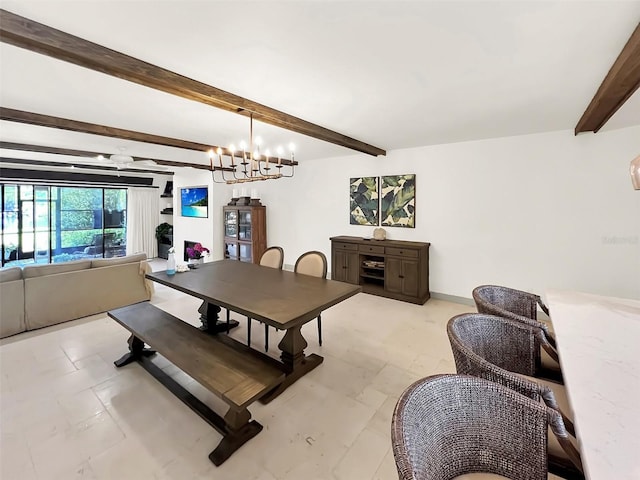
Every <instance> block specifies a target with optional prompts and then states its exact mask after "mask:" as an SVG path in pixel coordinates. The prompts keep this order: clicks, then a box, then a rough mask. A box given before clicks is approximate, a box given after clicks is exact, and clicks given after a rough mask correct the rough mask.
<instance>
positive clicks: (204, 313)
mask: <svg viewBox="0 0 640 480" xmlns="http://www.w3.org/2000/svg"><path fill="white" fill-rule="evenodd" d="M220 310H222V309H221V308H220V306H219V305H215V304H213V303H209V302H206V301H205V302H202V305H200V308H198V313H199V314H200V321H201V322H202V326H201V327H200V330H202V331H203V332H207V333H210V334H212V335H217V334H218V333H228V331H229V330H231V329H232V328H236V327H237V326H238V325H240V322H238V321H237V320H229V324H228V325H227V324H226V323H225V322H221V321H220V320H219V315H218V314H219V313H220ZM228 318H229V311H228V310H227V319H228Z"/></svg>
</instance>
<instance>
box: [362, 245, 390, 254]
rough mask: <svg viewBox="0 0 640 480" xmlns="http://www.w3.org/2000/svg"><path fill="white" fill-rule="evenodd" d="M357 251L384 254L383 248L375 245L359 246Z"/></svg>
mask: <svg viewBox="0 0 640 480" xmlns="http://www.w3.org/2000/svg"><path fill="white" fill-rule="evenodd" d="M358 250H359V251H360V252H365V253H384V247H379V246H377V245H359V248H358Z"/></svg>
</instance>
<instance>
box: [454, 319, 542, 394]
mask: <svg viewBox="0 0 640 480" xmlns="http://www.w3.org/2000/svg"><path fill="white" fill-rule="evenodd" d="M447 335H448V336H449V343H450V344H451V350H452V351H453V357H454V360H455V363H456V371H457V373H459V374H467V375H473V376H476V377H481V378H484V379H487V380H491V381H493V382H496V383H500V384H502V385H505V386H507V387H509V388H514V389H516V390H517V391H518V392H520V393H522V394H523V395H526V396H528V397H530V398H532V399H534V400H539V399H540V395H541V387H540V386H539V385H538V384H536V383H535V382H532V381H529V380H526V379H525V378H522V377H521V376H520V375H527V376H533V375H534V373H535V371H536V369H537V366H538V362H539V356H540V341H541V339H542V331H541V330H540V329H539V328H537V327H532V326H529V325H526V324H523V323H521V322H517V321H514V320H509V319H507V318H502V317H497V316H494V315H485V314H482V313H464V314H462V315H456V316H455V317H453V318H452V319H451V320H449V323H448V324H447ZM516 373H517V374H520V375H516Z"/></svg>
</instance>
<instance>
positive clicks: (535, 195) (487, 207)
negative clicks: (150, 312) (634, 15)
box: [174, 126, 640, 298]
mask: <svg viewBox="0 0 640 480" xmlns="http://www.w3.org/2000/svg"><path fill="white" fill-rule="evenodd" d="M639 151H640V126H638V127H631V128H626V129H621V130H616V131H610V132H600V133H598V134H596V135H593V134H586V135H580V136H578V137H575V136H574V135H573V133H572V132H571V131H561V132H552V133H544V134H536V135H526V136H518V137H508V138H499V139H490V140H483V141H476V142H466V143H458V144H447V145H438V146H430V147H420V148H414V149H406V150H396V151H391V152H388V154H387V156H386V157H380V158H374V157H370V156H366V155H351V156H346V157H339V158H330V159H324V160H314V161H307V162H305V161H304V160H302V161H301V166H300V167H299V168H298V169H297V171H296V176H295V177H294V178H293V179H282V180H278V181H268V182H258V183H256V184H254V187H255V188H258V190H259V192H260V196H261V197H262V203H263V204H265V205H267V225H268V232H267V238H268V244H269V245H280V246H282V247H283V248H284V250H285V263H286V264H289V265H291V264H293V263H294V262H295V259H296V258H297V257H298V256H299V255H300V254H301V253H303V252H305V251H307V250H321V251H323V252H324V253H325V254H326V255H327V258H330V242H329V237H331V236H335V235H355V236H365V237H367V236H371V235H372V232H373V228H374V227H363V226H354V225H349V178H350V177H360V176H379V175H396V174H405V173H415V174H416V192H417V193H416V228H415V229H405V228H391V227H387V228H386V230H387V237H388V238H391V239H402V240H414V241H425V242H430V243H431V249H430V255H431V275H430V283H431V291H432V292H438V293H443V294H448V295H456V296H461V297H466V298H469V297H470V296H471V290H472V289H473V288H474V287H475V286H477V285H480V284H484V283H496V284H502V285H509V286H513V287H515V288H521V289H524V290H528V291H534V292H538V293H544V290H545V289H546V288H566V289H575V290H581V291H587V292H592V293H597V294H602V295H614V296H621V297H628V298H640V192H636V191H634V190H633V188H632V186H631V181H630V177H629V173H628V171H629V162H630V161H631V159H632V158H634V157H635V156H637V155H638V153H639ZM301 157H302V158H304V157H303V156H302V155H301ZM185 172H186V173H180V174H176V176H175V178H174V184H175V186H176V187H177V188H179V186H180V182H183V181H184V182H187V183H189V182H191V184H192V185H198V184H205V183H207V180H208V183H209V184H211V182H210V176H209V175H208V174H206V173H202V172H196V171H193V170H185ZM192 172H193V173H192ZM192 175H193V176H194V177H190V176H192ZM183 176H184V177H185V178H184V180H183ZM187 176H189V178H187ZM183 184H184V183H183ZM230 197H231V186H226V185H218V184H215V185H214V188H213V195H212V197H211V201H210V218H209V219H208V220H209V221H204V220H194V219H185V218H182V217H180V216H179V215H177V214H176V215H175V216H174V220H175V222H174V224H175V226H176V227H177V231H178V232H179V235H178V237H181V235H182V233H181V230H183V229H184V230H185V231H187V230H188V231H189V233H188V235H187V236H186V237H184V238H187V237H188V239H189V240H193V239H195V240H200V241H202V240H203V239H204V240H205V241H208V240H209V239H210V243H209V244H205V246H209V247H210V246H212V245H213V246H214V258H221V256H222V237H221V223H222V220H221V212H222V205H224V204H226V202H227V201H228V199H229V198H230ZM175 200H176V198H174V201H175ZM178 206H179V205H175V206H174V208H175V211H176V212H178ZM178 237H176V238H178ZM179 242H180V243H179V245H181V244H182V239H179ZM203 243H205V242H203ZM181 255H182V254H181V253H180V257H179V258H181Z"/></svg>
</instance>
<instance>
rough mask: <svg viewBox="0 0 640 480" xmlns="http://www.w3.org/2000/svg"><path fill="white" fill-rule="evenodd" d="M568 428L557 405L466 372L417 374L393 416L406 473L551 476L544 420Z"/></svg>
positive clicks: (395, 444)
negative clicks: (542, 402)
mask: <svg viewBox="0 0 640 480" xmlns="http://www.w3.org/2000/svg"><path fill="white" fill-rule="evenodd" d="M548 426H551V428H552V429H553V431H554V433H555V432H557V435H559V436H560V435H564V436H565V437H566V435H567V432H566V430H565V429H564V425H563V423H562V419H561V417H560V415H559V414H558V412H556V411H555V410H553V409H551V408H548V407H546V406H545V405H543V404H541V403H538V402H536V401H534V400H532V399H530V398H527V397H525V396H523V395H520V394H519V393H517V392H515V391H513V390H511V389H509V388H506V387H504V386H502V385H497V384H495V383H493V382H490V381H487V380H484V379H481V378H477V377H471V376H468V375H435V376H431V377H426V378H423V379H421V380H418V381H417V382H415V383H414V384H413V385H411V386H410V387H409V388H407V390H405V391H404V393H403V394H402V395H401V396H400V398H399V400H398V403H397V404H396V408H395V410H394V413H393V417H392V425H391V439H392V449H393V455H394V457H395V461H396V467H397V469H398V474H399V477H400V479H401V480H409V479H411V480H414V479H421V480H448V479H450V478H454V477H457V476H460V475H464V474H467V473H475V472H478V473H481V472H482V473H492V474H494V475H502V476H504V477H507V478H511V479H514V480H515V479H518V480H543V479H546V478H547V427H548Z"/></svg>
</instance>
